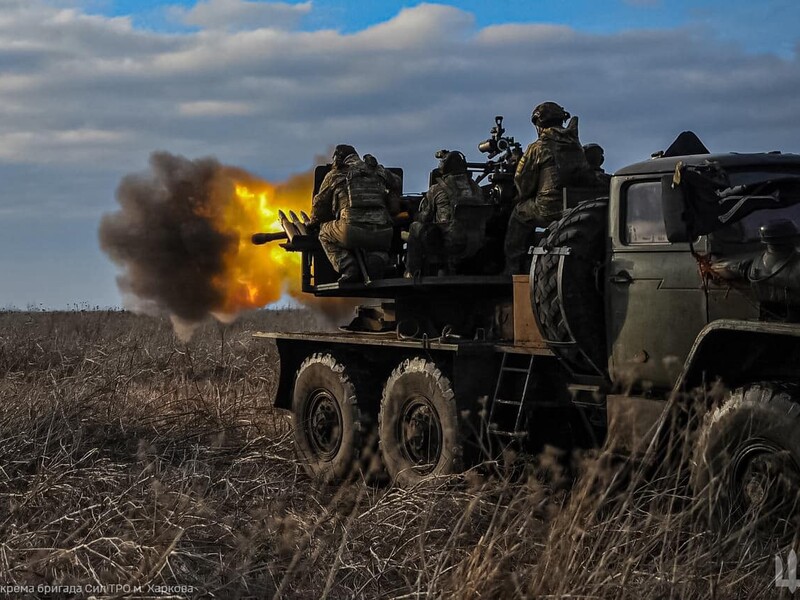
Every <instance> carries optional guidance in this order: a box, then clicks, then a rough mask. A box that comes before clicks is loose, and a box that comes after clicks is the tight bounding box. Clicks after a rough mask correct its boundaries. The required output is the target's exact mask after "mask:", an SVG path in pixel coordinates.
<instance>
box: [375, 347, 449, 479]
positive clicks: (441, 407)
mask: <svg viewBox="0 0 800 600" xmlns="http://www.w3.org/2000/svg"><path fill="white" fill-rule="evenodd" d="M378 430H379V437H380V447H381V455H382V457H383V464H384V466H385V467H386V470H387V472H388V474H389V475H390V476H391V478H392V479H393V481H394V482H395V484H397V485H399V486H400V487H409V486H412V485H415V484H417V483H419V482H420V481H422V480H423V479H426V478H428V477H435V476H441V475H451V474H455V473H460V472H461V471H462V469H463V454H464V444H463V439H462V432H461V430H460V427H459V422H458V411H457V409H456V400H455V395H454V393H453V388H452V385H451V384H450V380H449V379H448V378H447V377H446V376H445V375H443V374H442V372H441V370H440V369H439V368H438V367H437V366H436V365H435V364H434V363H432V362H430V361H428V360H425V359H422V358H412V359H408V360H405V361H403V363H402V364H401V365H400V366H398V367H397V368H396V369H395V370H394V371H393V372H392V374H391V375H390V376H389V379H388V380H387V381H386V385H385V386H384V388H383V397H382V399H381V410H380V413H379V415H378Z"/></svg>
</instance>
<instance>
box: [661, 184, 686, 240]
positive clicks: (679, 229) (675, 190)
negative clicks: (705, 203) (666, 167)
mask: <svg viewBox="0 0 800 600" xmlns="http://www.w3.org/2000/svg"><path fill="white" fill-rule="evenodd" d="M661 208H662V210H663V213H664V227H665V229H666V232H667V239H668V240H669V241H670V242H671V243H673V244H675V243H688V242H690V241H692V239H693V236H692V235H691V234H690V232H689V226H688V224H687V223H686V220H685V214H686V201H685V199H684V197H683V191H682V190H681V188H680V187H677V186H673V185H672V175H664V176H663V177H662V178H661Z"/></svg>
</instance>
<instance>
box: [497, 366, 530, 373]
mask: <svg viewBox="0 0 800 600" xmlns="http://www.w3.org/2000/svg"><path fill="white" fill-rule="evenodd" d="M503 371H504V372H509V371H510V372H511V373H525V374H526V375H527V374H528V371H529V369H523V368H522V367H503Z"/></svg>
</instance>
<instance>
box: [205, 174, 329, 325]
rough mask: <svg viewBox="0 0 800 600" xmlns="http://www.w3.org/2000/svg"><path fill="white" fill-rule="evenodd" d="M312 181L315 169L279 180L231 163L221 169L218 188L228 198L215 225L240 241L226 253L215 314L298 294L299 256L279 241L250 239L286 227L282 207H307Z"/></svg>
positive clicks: (251, 306)
mask: <svg viewBox="0 0 800 600" xmlns="http://www.w3.org/2000/svg"><path fill="white" fill-rule="evenodd" d="M313 184H314V181H313V174H312V173H311V172H307V173H302V174H300V175H295V176H294V177H291V178H290V179H289V180H288V181H286V182H284V183H280V184H273V183H270V182H268V181H264V180H261V179H259V178H257V177H255V176H253V175H251V174H249V173H247V172H246V171H243V170H241V169H235V168H232V167H225V168H224V169H223V170H222V171H221V172H220V175H219V180H218V181H217V182H215V185H214V188H215V192H214V193H215V194H219V195H220V196H223V197H224V200H223V201H222V202H220V203H219V206H221V207H222V208H221V210H219V211H217V212H216V214H215V215H214V216H213V217H212V218H213V220H214V227H215V228H216V229H217V230H218V231H220V232H223V233H226V234H232V235H235V236H236V237H237V239H238V244H235V245H233V246H232V247H231V248H230V249H229V251H228V252H227V253H226V255H225V256H224V257H223V264H224V270H223V272H222V273H220V274H219V275H218V276H217V277H215V279H214V282H213V284H214V287H215V288H217V289H218V290H220V292H221V293H222V296H223V298H224V302H223V304H222V306H219V307H217V308H216V310H215V311H214V312H215V313H221V314H226V315H233V314H235V313H237V312H239V311H242V310H246V309H252V308H259V307H262V306H265V305H267V304H270V303H272V302H275V301H277V300H279V299H280V298H281V296H283V294H284V293H289V294H291V295H298V294H299V288H300V255H299V254H297V253H292V252H286V251H285V250H284V249H283V248H281V246H280V242H271V243H269V244H267V245H265V246H255V245H253V243H252V242H251V239H250V238H251V236H252V235H253V234H254V233H259V232H273V231H281V225H280V218H279V216H278V211H279V210H283V211H284V212H288V211H290V210H294V211H295V212H300V211H301V210H304V211H306V212H308V210H309V208H310V206H311V195H312V191H313Z"/></svg>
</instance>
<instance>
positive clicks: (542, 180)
mask: <svg viewBox="0 0 800 600" xmlns="http://www.w3.org/2000/svg"><path fill="white" fill-rule="evenodd" d="M597 183H598V182H597V177H596V176H595V173H594V170H593V169H592V168H591V167H590V166H589V163H588V162H587V161H586V155H585V154H584V152H583V147H582V146H581V143H580V140H579V139H578V128H577V120H575V118H573V120H572V121H570V124H569V125H568V126H567V127H548V128H547V129H543V130H542V131H541V133H540V134H539V139H537V140H536V141H535V142H533V143H532V144H530V145H529V146H528V148H527V150H525V154H524V155H523V156H522V158H521V159H520V161H519V163H517V171H516V173H515V175H514V184H515V185H516V187H517V191H518V193H519V199H520V201H525V200H536V201H537V202H553V203H555V202H561V193H562V190H563V188H565V187H567V186H569V185H575V186H592V185H597Z"/></svg>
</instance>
